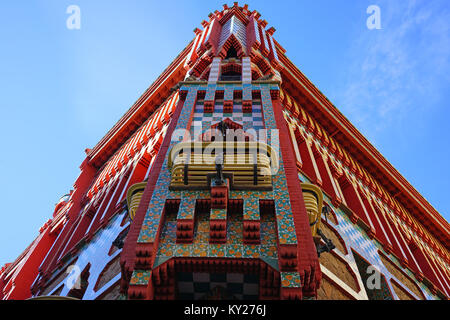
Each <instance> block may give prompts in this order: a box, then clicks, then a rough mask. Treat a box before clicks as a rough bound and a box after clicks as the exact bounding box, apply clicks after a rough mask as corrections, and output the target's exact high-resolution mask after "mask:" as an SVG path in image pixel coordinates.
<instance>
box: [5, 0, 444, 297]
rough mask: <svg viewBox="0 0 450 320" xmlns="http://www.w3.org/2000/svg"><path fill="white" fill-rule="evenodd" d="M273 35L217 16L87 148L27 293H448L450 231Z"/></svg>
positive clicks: (254, 16)
mask: <svg viewBox="0 0 450 320" xmlns="http://www.w3.org/2000/svg"><path fill="white" fill-rule="evenodd" d="M267 25H268V24H267V22H266V21H265V20H263V19H262V18H261V16H260V14H259V13H258V12H257V11H251V10H250V9H249V8H248V6H247V5H244V6H239V5H238V3H234V5H233V6H231V7H228V6H227V5H224V7H223V9H222V10H221V11H215V12H214V13H211V14H210V15H209V17H208V21H203V22H202V29H198V28H197V29H195V30H194V32H195V37H194V39H193V40H192V41H191V43H189V44H188V46H187V47H186V48H185V49H184V50H183V51H182V52H181V53H180V54H179V55H178V57H177V58H176V59H175V60H174V61H173V62H172V63H171V64H170V66H169V67H168V68H167V69H166V70H165V71H164V72H163V73H162V74H161V75H160V77H158V79H157V80H156V81H155V82H154V83H153V84H152V85H151V86H150V88H149V89H148V90H147V91H146V92H145V93H144V94H143V95H142V97H141V98H140V99H139V100H138V101H137V102H136V103H135V104H134V105H133V106H132V107H131V108H130V109H129V110H128V111H127V112H126V113H125V115H124V116H123V117H122V118H121V119H120V120H119V121H118V122H117V123H116V125H115V126H114V127H113V128H112V129H111V130H110V131H109V132H108V133H107V134H106V135H105V137H104V138H103V139H102V140H101V141H100V142H99V143H98V144H97V145H96V146H95V147H94V148H93V149H90V150H89V149H88V150H86V154H87V156H86V159H85V161H84V162H83V164H82V166H81V174H80V176H79V178H78V179H77V181H76V182H75V184H74V191H73V192H72V193H71V194H70V195H69V196H68V197H67V199H64V201H63V203H62V204H60V205H59V206H58V207H57V208H56V209H55V214H54V219H53V220H52V221H49V223H48V225H47V226H46V228H49V229H48V230H50V231H49V232H53V231H52V230H56V231H55V232H54V236H53V238H51V242H50V243H47V245H46V246H43V249H41V250H40V251H41V253H42V252H45V254H41V255H40V257H39V258H36V259H38V260H39V266H37V263H36V261H35V262H34V263H33V264H31V262H30V264H29V267H28V268H29V272H31V274H33V275H34V276H33V277H34V282H33V283H32V284H27V285H28V286H29V290H30V293H29V296H34V297H38V296H49V295H52V296H65V297H73V298H79V299H116V298H123V299H214V298H224V299H231V298H237V299H267V300H271V299H447V298H448V297H449V294H450V280H449V278H450V277H449V275H450V268H449V262H450V255H449V251H448V249H449V248H448V244H449V243H450V241H449V230H450V228H449V225H448V222H447V221H445V220H444V219H443V218H442V217H441V216H440V215H439V213H438V212H436V210H435V209H434V208H433V207H432V206H431V205H430V204H428V202H426V200H425V199H424V198H423V197H422V196H421V195H420V194H419V193H418V192H417V191H416V190H415V189H414V188H413V187H412V186H411V185H410V184H409V183H408V182H407V181H406V180H405V179H404V178H403V177H402V176H401V175H400V174H399V173H398V172H397V171H396V170H395V169H394V168H393V167H392V166H391V165H390V164H389V163H388V162H387V161H386V160H385V159H384V158H383V157H382V156H381V155H380V153H379V152H378V151H377V150H376V149H375V148H374V147H373V146H372V145H370V143H369V142H368V141H367V140H366V139H365V138H364V137H363V136H362V135H361V134H360V133H359V132H358V131H357V130H356V129H355V128H354V127H353V126H352V125H351V123H349V121H348V120H347V119H346V118H345V117H344V116H343V115H342V114H341V113H340V112H339V111H338V110H337V108H336V107H335V106H333V105H332V104H331V103H330V101H328V100H327V99H326V97H325V96H323V94H322V93H321V92H320V91H319V90H318V89H317V88H316V87H315V86H314V85H313V84H312V83H311V82H310V81H309V80H308V79H307V78H306V77H305V76H304V75H303V74H302V73H301V71H300V70H299V69H298V68H297V67H295V65H294V64H293V63H292V62H291V61H290V60H289V59H288V57H287V56H286V52H285V50H284V49H283V47H282V46H281V45H280V44H279V43H278V42H277V41H276V40H275V38H274V33H275V29H274V28H273V27H271V28H267ZM56 225H57V226H58V228H56ZM46 230H47V229H46ZM36 241H37V243H40V240H39V238H38V239H37V240H36ZM46 241H47V240H46ZM25 256H27V255H25ZM27 261H28V260H27ZM30 261H31V260H30ZM15 265H17V263H15V264H12V265H10V266H7V267H6V268H5V269H4V270H3V272H2V273H1V274H0V276H1V278H0V279H1V281H2V282H0V285H1V287H2V290H3V296H4V297H5V298H7V297H10V296H11V292H10V290H13V289H12V288H11V285H10V284H11V283H12V282H11V281H12V279H13V278H14V281H15V282H20V281H21V280H22V281H23V279H24V278H23V276H21V275H20V274H17V273H16V270H15V268H14V266H15ZM372 284H374V285H372ZM24 287H26V286H24ZM21 290H24V293H23V295H22V296H21V297H23V298H26V297H27V294H26V291H27V290H28V288H24V289H21Z"/></svg>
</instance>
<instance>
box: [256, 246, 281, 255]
mask: <svg viewBox="0 0 450 320" xmlns="http://www.w3.org/2000/svg"><path fill="white" fill-rule="evenodd" d="M259 252H260V254H261V257H267V258H278V251H277V246H276V244H272V245H261V246H260V248H259Z"/></svg>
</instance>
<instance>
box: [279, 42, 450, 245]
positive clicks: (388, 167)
mask: <svg viewBox="0 0 450 320" xmlns="http://www.w3.org/2000/svg"><path fill="white" fill-rule="evenodd" d="M276 45H277V49H279V50H280V52H284V51H285V50H284V49H283V48H282V47H281V46H279V44H278V43H276ZM279 56H280V61H281V64H282V66H281V67H282V69H283V70H282V73H284V76H285V77H287V78H288V79H289V81H291V82H292V83H293V84H295V87H296V88H297V89H299V92H300V93H299V94H297V96H296V93H294V92H291V95H292V96H293V97H298V96H299V95H303V96H306V97H307V98H308V100H309V101H310V102H312V106H313V109H311V110H308V109H307V106H306V105H305V109H306V110H307V111H309V112H311V111H312V112H313V113H314V115H316V117H315V119H316V120H317V121H318V122H319V123H320V124H321V125H322V126H323V127H324V128H326V129H327V130H328V131H329V132H330V133H334V136H333V138H334V139H335V140H336V141H338V142H339V143H340V144H341V145H344V146H345V145H348V144H349V143H350V146H351V148H348V147H346V150H347V151H348V152H349V153H350V154H351V155H352V156H353V157H354V158H355V159H357V160H358V161H360V162H361V164H365V165H364V167H365V169H366V170H367V171H368V172H370V173H371V174H372V175H373V176H374V177H378V179H377V180H378V182H379V183H380V184H381V185H383V187H384V188H385V189H386V190H387V191H389V193H390V194H391V196H392V197H393V198H395V199H396V200H397V201H399V203H401V204H402V205H403V206H404V207H405V208H407V209H408V210H410V211H411V212H410V213H411V214H412V215H413V216H414V217H415V218H416V219H417V220H418V221H420V222H421V223H422V224H423V225H424V226H426V227H428V228H429V229H430V230H429V231H430V232H431V233H433V234H434V236H436V237H437V238H438V239H439V240H440V241H441V243H442V244H443V245H444V246H445V247H446V248H447V249H450V231H449V230H450V224H449V223H448V222H447V221H446V220H445V219H444V218H443V217H442V216H441V215H440V214H439V212H438V211H437V210H436V209H435V208H434V207H433V206H432V205H431V204H430V203H429V202H428V201H427V200H426V199H425V198H424V197H423V196H422V195H421V194H420V193H419V192H418V191H417V190H416V189H415V188H414V187H413V186H412V185H411V184H410V183H409V182H408V181H407V180H406V179H405V178H404V177H403V176H402V175H401V174H400V173H399V172H398V171H397V170H396V169H395V168H394V167H393V166H392V164H390V163H389V161H387V160H386V159H385V158H384V157H383V155H381V153H380V152H379V151H378V150H377V149H376V148H375V147H374V146H373V145H372V144H371V143H370V142H369V141H368V140H367V139H366V138H365V137H364V136H363V135H362V134H361V133H360V132H359V131H358V129H356V128H355V127H354V126H353V125H352V124H351V123H350V121H349V120H348V119H347V118H346V117H345V116H344V115H343V114H342V113H341V112H340V111H339V110H338V109H337V108H336V107H335V106H334V105H333V104H332V103H331V102H330V101H329V100H328V99H327V98H326V97H325V95H324V94H322V93H321V92H320V91H319V90H318V89H317V88H316V87H315V86H314V84H313V83H312V82H311V81H310V80H309V79H308V78H306V76H305V75H304V74H303V73H302V72H301V71H300V70H299V69H298V68H297V67H296V66H295V65H294V64H293V63H292V62H291V61H290V60H289V58H287V57H286V55H285V54H279ZM284 84H286V82H284ZM311 108H312V107H311ZM319 113H321V114H322V116H320V114H319ZM368 164H369V165H368ZM380 177H382V178H383V179H380Z"/></svg>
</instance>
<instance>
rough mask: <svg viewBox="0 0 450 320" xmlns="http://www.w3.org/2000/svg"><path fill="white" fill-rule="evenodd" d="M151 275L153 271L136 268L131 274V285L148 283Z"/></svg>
mask: <svg viewBox="0 0 450 320" xmlns="http://www.w3.org/2000/svg"><path fill="white" fill-rule="evenodd" d="M151 275H152V272H151V271H145V270H134V271H133V274H132V275H131V280H130V285H135V286H139V285H146V284H148V281H149V280H150V277H151Z"/></svg>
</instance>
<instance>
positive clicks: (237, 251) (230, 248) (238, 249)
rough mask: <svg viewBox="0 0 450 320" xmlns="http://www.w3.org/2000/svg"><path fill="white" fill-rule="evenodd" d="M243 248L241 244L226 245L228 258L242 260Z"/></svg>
mask: <svg viewBox="0 0 450 320" xmlns="http://www.w3.org/2000/svg"><path fill="white" fill-rule="evenodd" d="M242 251H243V247H242V245H241V244H227V254H226V256H227V257H228V258H242Z"/></svg>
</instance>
